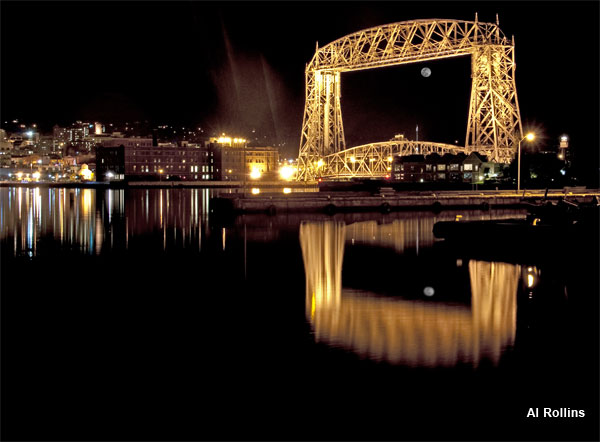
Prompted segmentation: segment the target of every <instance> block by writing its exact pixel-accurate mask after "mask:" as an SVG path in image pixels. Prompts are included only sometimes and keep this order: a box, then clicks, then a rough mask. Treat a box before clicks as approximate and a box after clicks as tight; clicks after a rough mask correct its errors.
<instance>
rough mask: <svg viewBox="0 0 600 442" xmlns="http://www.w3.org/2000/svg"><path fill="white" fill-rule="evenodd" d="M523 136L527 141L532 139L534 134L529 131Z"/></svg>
mask: <svg viewBox="0 0 600 442" xmlns="http://www.w3.org/2000/svg"><path fill="white" fill-rule="evenodd" d="M525 138H526V139H527V141H533V140H534V138H535V134H534V133H533V132H529V133H528V134H527V135H526V136H525Z"/></svg>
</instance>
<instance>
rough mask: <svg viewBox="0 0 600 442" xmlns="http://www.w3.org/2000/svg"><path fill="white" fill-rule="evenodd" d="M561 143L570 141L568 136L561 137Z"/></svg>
mask: <svg viewBox="0 0 600 442" xmlns="http://www.w3.org/2000/svg"><path fill="white" fill-rule="evenodd" d="M560 141H569V137H568V136H567V135H561V137H560Z"/></svg>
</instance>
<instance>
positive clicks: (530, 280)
mask: <svg viewBox="0 0 600 442" xmlns="http://www.w3.org/2000/svg"><path fill="white" fill-rule="evenodd" d="M534 282H535V279H534V278H533V275H531V274H530V275H527V287H533V283H534Z"/></svg>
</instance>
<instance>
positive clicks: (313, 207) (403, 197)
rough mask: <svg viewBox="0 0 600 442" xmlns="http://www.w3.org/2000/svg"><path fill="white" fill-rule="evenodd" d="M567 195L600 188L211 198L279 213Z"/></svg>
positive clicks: (516, 202)
mask: <svg viewBox="0 0 600 442" xmlns="http://www.w3.org/2000/svg"><path fill="white" fill-rule="evenodd" d="M544 196H545V197H546V199H547V200H551V201H552V200H555V201H556V200H560V199H564V198H566V199H568V200H570V201H574V202H575V201H576V202H578V203H591V202H592V201H593V200H594V198H600V191H597V190H594V191H591V190H587V191H581V192H577V193H573V192H564V191H559V190H557V191H552V192H550V191H549V192H548V194H547V195H545V190H541V191H530V192H521V193H519V194H516V193H515V192H509V191H505V192H503V191H476V192H466V191H465V192H429V193H419V192H407V193H400V192H394V193H388V194H376V195H373V194H367V193H364V192H363V193H360V192H353V193H346V192H332V193H328V194H325V193H290V194H286V195H284V194H268V193H267V194H259V195H251V194H245V195H235V194H233V195H222V196H219V197H217V198H215V199H214V200H213V204H214V206H213V207H215V208H218V209H220V210H230V211H233V212H237V213H258V212H266V213H271V214H274V213H278V212H315V211H316V212H326V213H327V212H330V213H335V212H346V211H363V210H381V211H384V212H389V211H392V210H402V209H408V208H422V209H426V208H429V209H432V210H436V209H437V210H443V209H444V208H455V207H479V208H483V209H487V208H490V207H500V206H512V207H519V206H524V205H527V204H528V203H532V202H533V201H539V200H541V199H542V198H544Z"/></svg>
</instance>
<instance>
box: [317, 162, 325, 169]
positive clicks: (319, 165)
mask: <svg viewBox="0 0 600 442" xmlns="http://www.w3.org/2000/svg"><path fill="white" fill-rule="evenodd" d="M323 164H325V162H324V161H323V160H319V161H317V167H323Z"/></svg>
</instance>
